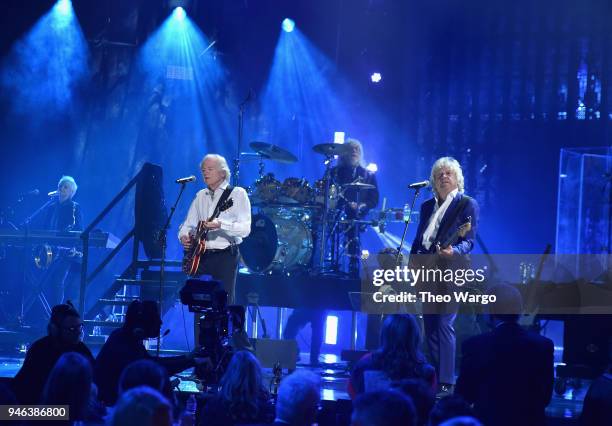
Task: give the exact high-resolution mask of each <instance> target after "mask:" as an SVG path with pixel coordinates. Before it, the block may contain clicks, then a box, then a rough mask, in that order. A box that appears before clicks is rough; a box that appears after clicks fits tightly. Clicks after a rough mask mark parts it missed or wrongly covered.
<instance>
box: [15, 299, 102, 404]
mask: <svg viewBox="0 0 612 426" xmlns="http://www.w3.org/2000/svg"><path fill="white" fill-rule="evenodd" d="M47 332H48V335H47V336H45V337H43V338H42V339H39V340H37V341H35V342H34V343H32V346H30V348H29V349H28V352H27V353H26V356H25V360H24V361H23V365H22V367H21V369H20V370H19V372H18V373H17V375H16V376H15V378H14V380H13V391H14V392H15V396H16V397H17V400H18V401H19V402H20V403H21V404H38V403H40V398H41V395H42V391H43V388H44V386H45V383H46V382H47V379H48V377H49V373H51V370H52V369H53V367H54V366H55V363H56V362H57V360H58V359H59V358H60V357H61V356H62V355H63V354H65V353H67V352H77V353H79V354H81V355H83V356H84V357H85V358H86V359H87V360H89V361H90V362H91V363H92V364H93V362H94V358H93V355H92V354H91V352H90V350H89V349H88V348H87V346H85V344H83V342H81V338H82V334H83V323H82V322H81V317H80V315H79V313H78V312H77V311H76V309H75V308H74V306H73V305H72V304H71V303H70V302H68V303H66V304H62V305H57V306H54V307H53V309H52V310H51V318H50V320H49V324H48V325H47Z"/></svg>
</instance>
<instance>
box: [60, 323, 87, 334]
mask: <svg viewBox="0 0 612 426" xmlns="http://www.w3.org/2000/svg"><path fill="white" fill-rule="evenodd" d="M62 330H64V331H69V332H71V333H74V332H76V331H79V332H80V331H82V330H83V324H79V325H75V326H72V327H62Z"/></svg>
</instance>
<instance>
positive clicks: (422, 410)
mask: <svg viewBox="0 0 612 426" xmlns="http://www.w3.org/2000/svg"><path fill="white" fill-rule="evenodd" d="M392 386H393V389H395V390H397V391H399V392H401V393H403V394H404V395H407V396H408V397H409V398H410V399H411V400H412V403H413V404H414V408H415V409H416V414H417V416H416V425H417V426H425V425H426V424H427V422H428V420H429V413H430V412H431V409H432V408H433V406H434V404H435V402H436V395H435V393H434V391H433V389H432V388H431V386H430V385H429V384H428V383H425V382H424V381H423V380H421V379H405V380H400V381H399V382H394V383H393V384H392Z"/></svg>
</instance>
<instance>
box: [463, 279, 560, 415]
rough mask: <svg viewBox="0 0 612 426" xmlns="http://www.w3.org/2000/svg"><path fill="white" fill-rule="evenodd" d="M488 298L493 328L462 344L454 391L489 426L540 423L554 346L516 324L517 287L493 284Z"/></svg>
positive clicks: (547, 399) (519, 305)
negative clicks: (459, 367)
mask: <svg viewBox="0 0 612 426" xmlns="http://www.w3.org/2000/svg"><path fill="white" fill-rule="evenodd" d="M490 294H492V295H495V297H496V299H497V301H496V302H495V303H494V304H492V305H491V307H490V308H489V317H490V321H491V323H492V326H493V330H492V331H490V332H488V333H484V334H481V335H478V336H473V337H471V338H469V339H468V340H466V341H465V342H464V343H463V357H462V363H461V370H460V375H459V379H458V381H457V388H456V393H457V394H459V395H462V396H463V397H464V398H465V399H466V400H467V401H468V402H470V403H473V404H474V410H475V412H476V414H477V415H478V418H479V419H481V420H482V421H483V422H484V423H485V424H487V425H488V424H491V425H499V426H504V425H517V424H520V425H543V424H545V422H546V418H545V414H544V410H545V408H546V406H547V405H548V403H549V402H550V398H551V396H552V388H553V379H554V373H553V368H554V365H553V353H554V346H553V342H552V341H551V340H550V339H547V338H546V337H543V336H540V335H538V334H535V333H531V332H527V331H525V330H524V329H522V328H521V327H520V326H519V324H518V319H519V315H520V313H521V312H522V300H521V295H520V293H519V292H518V290H517V289H516V288H514V287H512V286H509V285H505V284H504V285H497V286H495V287H493V288H492V289H491V290H490Z"/></svg>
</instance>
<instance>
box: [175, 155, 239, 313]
mask: <svg viewBox="0 0 612 426" xmlns="http://www.w3.org/2000/svg"><path fill="white" fill-rule="evenodd" d="M200 169H201V171H202V177H203V178H204V182H206V186H207V187H206V188H205V189H202V190H200V191H199V192H198V193H197V194H196V197H195V199H194V200H193V202H192V203H191V207H190V208H189V212H188V213H187V217H186V218H185V221H184V222H183V223H182V225H181V226H180V228H179V233H178V237H179V239H180V241H181V244H182V245H183V247H185V249H186V250H187V249H189V248H191V245H192V244H193V242H194V238H193V237H194V234H195V231H196V228H197V226H198V223H199V222H200V221H203V222H204V226H205V227H206V228H207V229H208V230H209V232H208V236H207V240H206V251H205V252H204V254H203V256H202V258H201V260H200V267H199V269H198V275H211V276H212V278H213V279H215V280H218V281H220V282H221V283H222V284H223V289H224V290H225V291H227V293H228V303H229V304H232V303H233V301H234V288H235V286H236V273H237V268H238V245H239V244H240V243H241V242H242V240H243V238H245V237H247V236H248V235H249V233H250V232H251V203H250V201H249V198H248V196H247V193H246V191H245V190H244V189H243V188H240V187H231V186H230V185H229V180H230V170H229V166H228V165H227V161H226V160H225V158H223V157H222V156H220V155H217V154H208V155H206V156H205V157H204V158H203V159H202V161H201V162H200ZM225 191H229V196H228V197H227V199H231V200H232V202H233V205H232V206H231V207H230V208H229V209H227V210H225V211H223V212H221V213H220V214H219V217H218V218H216V219H213V220H209V219H210V218H211V216H212V215H213V212H214V211H215V207H216V206H217V204H218V202H219V200H220V199H221V197H222V196H223V193H224V192H225Z"/></svg>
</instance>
